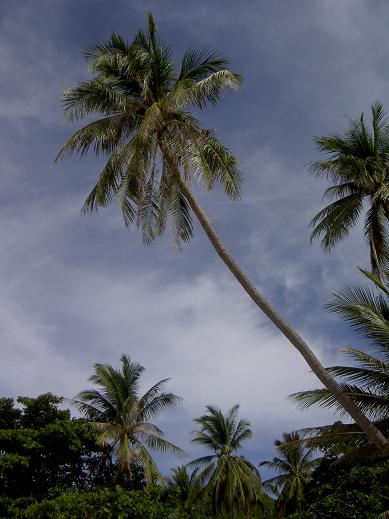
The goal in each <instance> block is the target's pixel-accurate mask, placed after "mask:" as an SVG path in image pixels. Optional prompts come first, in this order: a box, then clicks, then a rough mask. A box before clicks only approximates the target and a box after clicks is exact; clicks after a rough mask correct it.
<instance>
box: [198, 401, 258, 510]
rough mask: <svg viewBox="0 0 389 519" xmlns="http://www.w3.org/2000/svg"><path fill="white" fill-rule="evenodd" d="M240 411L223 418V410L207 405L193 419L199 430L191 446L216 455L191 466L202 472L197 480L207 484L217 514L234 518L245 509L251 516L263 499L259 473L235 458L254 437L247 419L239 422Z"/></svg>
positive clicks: (199, 460)
mask: <svg viewBox="0 0 389 519" xmlns="http://www.w3.org/2000/svg"><path fill="white" fill-rule="evenodd" d="M238 409H239V406H238V405H234V406H233V407H232V408H231V409H230V410H229V411H228V412H227V413H226V414H225V415H224V414H223V413H222V411H221V410H220V409H218V408H216V407H213V406H210V405H208V406H207V413H206V414H204V415H203V416H200V418H195V419H194V422H195V423H197V424H198V425H199V426H200V429H199V430H194V431H193V434H194V435H195V438H194V439H193V440H192V443H195V444H197V445H201V446H202V447H206V448H208V449H210V450H211V451H213V454H211V455H208V456H203V457H201V458H198V459H196V460H194V461H192V462H191V463H190V464H189V465H190V466H191V467H195V468H196V469H197V468H199V469H201V471H200V472H199V473H198V476H197V479H198V481H199V482H204V483H205V484H206V487H207V490H208V491H209V494H210V496H211V501H212V506H213V510H214V512H215V513H224V512H230V513H232V516H233V517H234V518H235V517H236V513H237V512H238V511H239V509H242V508H243V509H244V510H245V512H246V514H247V516H249V514H250V510H251V508H252V506H253V505H254V504H256V503H258V502H260V500H261V495H262V488H261V480H260V478H259V474H258V471H257V470H256V468H255V467H254V465H252V464H251V463H250V462H249V461H248V460H246V459H245V458H244V457H243V456H240V455H238V454H236V452H237V451H239V450H240V449H241V448H242V445H243V444H244V443H245V442H246V441H247V440H249V439H250V438H251V435H252V433H251V429H250V428H249V427H250V423H249V422H248V421H247V420H244V419H241V420H239V421H238Z"/></svg>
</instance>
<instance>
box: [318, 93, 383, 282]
mask: <svg viewBox="0 0 389 519" xmlns="http://www.w3.org/2000/svg"><path fill="white" fill-rule="evenodd" d="M371 112H372V131H370V130H369V128H368V127H367V125H366V123H365V119H364V116H363V114H362V115H361V117H360V119H359V120H357V121H353V120H352V121H351V122H350V127H349V129H348V130H347V131H346V132H345V133H344V134H336V135H329V136H323V137H317V138H316V143H317V145H318V148H319V150H320V151H321V152H323V153H325V154H326V155H327V157H326V158H325V159H323V160H315V161H313V162H312V164H311V170H312V172H313V173H315V174H316V175H318V176H322V175H325V176H327V177H328V178H330V179H331V181H332V182H333V185H332V186H331V187H329V188H328V189H327V190H326V191H325V193H324V198H325V199H329V200H334V199H335V201H334V202H332V203H331V204H329V205H327V206H326V207H325V208H324V209H322V210H321V211H320V212H319V213H318V214H317V215H316V216H315V217H314V218H313V220H312V222H311V224H312V226H313V232H312V234H311V238H312V239H314V238H318V237H322V245H323V246H324V248H326V249H327V250H330V249H331V248H332V247H333V246H334V245H335V244H336V243H337V242H338V241H340V240H342V239H343V238H345V237H346V236H347V235H348V233H349V231H350V229H351V228H352V227H353V226H355V224H356V223H357V221H358V219H359V217H360V215H361V213H362V212H363V210H364V201H366V202H367V203H368V210H367V212H366V216H365V226H364V228H365V238H366V241H367V243H368V245H369V249H370V260H371V266H372V269H373V272H375V273H376V274H380V273H381V270H382V267H383V265H384V264H385V262H386V261H387V260H388V258H389V249H388V243H387V225H388V219H389V122H388V120H387V118H386V115H385V113H384V109H383V106H382V104H381V103H378V102H376V103H374V104H373V105H372V107H371Z"/></svg>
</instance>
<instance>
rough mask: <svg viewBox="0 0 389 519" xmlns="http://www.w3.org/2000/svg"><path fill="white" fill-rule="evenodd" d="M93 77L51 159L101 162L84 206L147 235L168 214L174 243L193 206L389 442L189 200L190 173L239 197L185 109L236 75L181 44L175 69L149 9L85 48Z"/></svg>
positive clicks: (252, 293) (69, 108) (354, 411)
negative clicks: (70, 130) (114, 208)
mask: <svg viewBox="0 0 389 519" xmlns="http://www.w3.org/2000/svg"><path fill="white" fill-rule="evenodd" d="M86 57H87V60H88V64H89V71H90V72H91V73H92V74H94V77H93V78H92V79H90V80H88V81H85V82H83V83H80V84H79V85H78V86H76V87H74V88H70V89H68V90H66V91H65V93H64V96H63V100H64V108H65V114H66V115H67V117H68V118H69V119H70V120H72V121H77V120H79V119H83V118H85V117H90V116H91V115H95V114H100V115H101V118H100V119H97V120H95V121H93V122H91V123H89V124H87V125H86V126H85V127H83V128H82V129H80V130H78V131H77V132H76V133H75V134H74V135H72V136H71V137H70V138H69V139H68V140H67V141H66V143H65V144H64V146H63V147H62V149H61V150H60V152H59V154H58V157H57V158H63V157H67V156H69V155H73V154H79V155H84V154H85V153H87V152H88V151H89V150H90V149H91V148H92V150H93V151H94V152H95V154H97V155H104V156H105V157H106V158H107V162H106V164H105V166H104V167H103V169H102V170H101V172H100V175H99V178H98V181H97V183H96V185H95V186H94V187H93V189H92V191H91V192H90V194H89V196H88V197H87V199H86V201H85V204H84V207H83V209H84V211H93V210H95V209H97V208H98V207H103V206H106V205H107V204H109V203H110V202H111V201H112V200H114V199H116V200H117V201H118V203H119V205H120V207H121V210H122V213H123V217H124V222H125V224H126V225H128V226H130V225H131V224H132V223H135V224H136V225H137V226H138V227H139V228H140V229H141V230H142V234H143V240H144V241H145V242H146V243H149V242H150V241H152V240H153V239H154V238H155V237H156V236H157V235H159V234H161V233H162V232H163V230H164V229H165V226H166V222H167V220H168V219H170V221H171V225H172V229H173V235H174V240H175V242H176V244H177V245H178V246H180V245H181V244H182V243H183V242H185V241H188V240H189V239H190V238H191V236H192V217H191V211H190V210H192V211H193V213H194V215H195V216H196V217H197V219H198V221H199V222H200V224H201V226H202V227H203V229H204V231H205V233H206V235H207V236H208V238H209V240H210V242H211V244H212V245H213V247H214V248H215V251H216V252H217V254H218V255H219V256H220V258H221V259H222V261H223V262H224V263H225V265H226V266H227V268H228V269H229V270H230V271H231V273H232V274H233V275H234V276H235V278H236V279H237V280H238V282H239V283H240V284H241V286H242V287H243V289H244V290H245V291H246V292H247V294H248V295H249V297H251V299H252V300H253V301H254V302H255V304H256V305H257V306H258V307H259V309H260V310H262V311H263V312H264V313H265V314H266V315H267V316H268V317H269V319H270V320H271V321H272V322H273V323H274V324H275V325H276V326H277V327H278V329H279V330H280V331H281V332H282V333H283V334H284V335H285V336H286V337H287V338H288V340H289V341H290V342H291V343H292V344H293V346H294V347H295V348H296V349H297V350H298V351H299V352H300V353H301V355H302V356H303V357H304V359H305V360H306V362H307V363H308V365H309V366H310V367H311V369H312V370H313V371H314V373H315V374H316V375H317V376H318V378H319V379H320V381H321V382H322V383H323V384H324V385H325V386H326V387H327V388H328V389H329V390H330V391H331V392H332V393H333V394H334V395H335V397H336V398H337V399H338V401H339V402H340V404H341V405H342V406H343V407H344V408H345V409H346V411H347V412H348V413H349V414H350V415H351V416H352V417H353V418H354V420H355V421H356V422H357V423H358V424H360V426H361V428H362V429H363V430H364V431H365V432H366V434H367V435H368V436H369V437H370V439H371V441H372V442H375V443H377V445H378V446H379V447H380V448H381V449H382V450H389V442H388V440H387V439H386V438H384V437H383V436H382V434H381V433H380V431H378V430H377V429H376V428H375V427H374V426H373V425H372V424H371V423H370V422H369V421H368V420H367V419H366V417H365V416H364V415H363V414H362V413H361V411H360V410H359V409H358V407H357V406H355V405H354V403H353V402H352V400H350V399H349V398H348V397H347V395H344V393H343V392H342V390H341V388H340V386H339V385H338V384H337V382H336V381H335V380H334V379H333V378H332V377H331V376H330V375H329V373H327V372H326V370H325V369H324V367H323V366H322V365H321V363H320V362H319V360H318V359H317V357H316V356H315V355H314V353H313V352H312V351H311V350H310V348H309V346H308V345H307V344H306V343H305V341H304V340H303V339H302V338H301V337H300V336H299V335H298V334H297V332H296V331H295V330H294V329H293V328H292V327H291V326H290V325H289V324H288V323H287V322H286V321H285V320H284V319H283V318H282V317H281V316H280V314H279V313H278V312H277V311H276V310H275V309H274V308H273V307H272V306H271V305H270V304H269V302H268V301H267V300H266V299H265V298H264V297H263V296H262V294H260V293H259V292H258V290H257V289H256V288H255V286H254V285H253V283H252V282H251V281H250V280H249V278H248V277H247V276H246V274H245V273H244V272H243V270H242V269H241V268H240V266H239V264H238V263H237V261H236V260H235V259H234V258H233V257H232V256H231V255H230V254H229V252H228V251H227V249H226V248H225V246H224V245H223V243H222V241H221V240H220V238H219V236H218V234H217V233H216V231H215V229H214V227H213V225H212V224H211V222H210V220H209V218H208V216H207V215H206V213H205V212H204V210H203V209H202V208H201V206H200V205H199V203H198V201H197V199H196V198H195V196H194V194H193V192H192V189H191V183H192V180H193V179H196V180H197V181H198V182H199V183H200V185H201V186H202V187H203V188H204V189H205V190H206V191H208V190H209V189H211V188H212V186H213V185H214V183H215V182H219V183H220V184H221V186H222V188H223V189H224V191H225V193H226V194H227V195H228V196H229V197H230V198H232V199H238V198H239V196H240V184H241V177H240V174H239V168H238V163H237V161H236V159H235V158H234V157H233V156H232V155H231V153H230V152H229V151H228V150H227V149H226V148H225V147H224V146H222V144H221V143H220V141H219V139H218V137H217V136H216V134H215V133H214V132H213V131H211V130H208V129H204V128H202V127H201V126H200V123H199V121H198V120H197V119H196V117H195V116H194V115H193V114H191V113H190V112H189V109H190V108H191V107H194V108H200V109H203V108H205V107H206V106H207V105H209V104H215V103H217V102H218V101H219V99H220V96H221V93H222V92H223V91H224V90H226V89H236V88H237V87H238V85H239V81H240V78H239V76H238V75H237V74H235V73H233V72H231V71H230V70H229V69H228V68H227V65H228V62H227V61H226V60H225V59H223V58H222V57H221V56H219V54H218V53H208V52H205V51H201V52H198V51H193V50H189V51H187V52H186V53H185V54H184V57H183V59H182V63H181V68H180V71H179V72H178V74H176V73H175V72H174V66H173V63H172V60H171V53H170V49H169V48H168V46H167V45H166V44H165V43H163V42H162V41H161V40H160V39H159V38H158V37H157V35H156V28H155V24H154V21H153V18H152V16H151V15H149V25H148V31H147V32H144V31H143V30H139V31H138V32H137V34H136V36H135V38H134V40H133V41H132V43H128V42H126V41H125V40H124V39H123V38H122V37H120V36H119V35H117V34H113V35H112V36H111V39H110V40H109V41H108V42H107V43H104V44H96V45H94V46H92V47H91V48H90V49H89V50H88V51H87V52H86Z"/></svg>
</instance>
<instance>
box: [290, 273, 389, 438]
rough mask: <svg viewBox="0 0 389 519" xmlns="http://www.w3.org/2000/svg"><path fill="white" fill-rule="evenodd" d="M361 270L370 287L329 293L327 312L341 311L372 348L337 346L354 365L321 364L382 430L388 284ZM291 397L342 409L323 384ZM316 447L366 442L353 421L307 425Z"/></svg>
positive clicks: (388, 413) (388, 382)
mask: <svg viewBox="0 0 389 519" xmlns="http://www.w3.org/2000/svg"><path fill="white" fill-rule="evenodd" d="M361 272H362V273H363V274H364V275H365V276H366V277H367V278H368V279H369V280H370V282H372V284H373V288H374V290H371V289H368V288H362V287H354V288H348V289H346V290H342V291H340V292H338V293H337V294H335V295H334V296H333V298H332V299H331V300H330V302H329V303H328V305H327V307H328V309H329V310H330V311H332V312H334V313H336V314H339V315H341V316H342V317H343V318H344V319H345V320H346V321H347V322H348V323H349V324H350V325H351V326H352V327H353V328H354V329H355V330H356V331H357V332H358V333H359V334H360V335H362V337H364V338H365V339H368V340H369V342H370V347H371V348H372V349H373V352H374V353H375V354H372V353H366V352H364V351H361V350H358V349H355V348H345V349H344V350H343V351H344V352H345V353H346V354H347V355H348V356H349V357H350V358H351V359H352V360H353V361H354V362H355V363H356V365H355V366H332V367H330V368H327V369H328V371H329V372H331V373H332V374H333V375H335V376H336V377H339V378H340V379H341V381H342V382H341V387H342V389H343V391H344V392H345V393H346V394H347V395H348V396H349V398H351V399H352V400H354V402H355V403H357V404H358V406H359V407H360V408H361V409H362V410H363V412H364V413H365V414H366V415H367V416H368V417H369V418H370V419H371V420H373V421H374V422H375V423H376V425H377V426H378V427H380V428H381V429H382V430H383V431H385V432H387V431H388V430H389V284H388V282H383V281H381V280H379V279H378V278H376V277H374V276H373V275H372V274H371V273H370V272H367V271H365V270H361ZM292 397H293V398H294V399H295V400H296V401H297V402H298V403H299V405H300V407H301V408H307V407H310V406H312V405H319V406H321V407H326V408H335V409H336V410H337V411H339V412H343V409H342V408H341V407H340V406H339V404H338V402H337V401H336V400H335V399H334V398H333V396H332V395H331V393H329V392H328V391H327V390H326V389H324V388H323V389H314V390H310V391H302V392H299V393H295V394H294V395H292ZM305 433H306V435H307V437H311V438H313V439H314V440H315V441H316V443H317V445H318V446H320V447H321V448H323V447H326V446H327V447H328V446H330V445H333V444H340V443H344V444H345V445H351V446H353V445H354V446H358V447H360V446H363V445H366V443H367V442H366V437H365V435H363V433H362V432H361V430H360V429H359V428H358V426H355V425H347V424H342V423H335V424H334V425H331V426H323V427H321V428H313V429H307V430H306V431H305Z"/></svg>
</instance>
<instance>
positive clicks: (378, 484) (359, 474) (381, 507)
mask: <svg viewBox="0 0 389 519" xmlns="http://www.w3.org/2000/svg"><path fill="white" fill-rule="evenodd" d="M387 509H389V464H388V462H386V463H382V462H381V463H376V464H375V465H372V466H353V467H350V466H347V465H345V464H342V463H341V462H339V461H337V462H335V463H334V460H333V459H328V458H325V459H323V461H322V463H321V464H320V466H319V467H318V468H317V469H316V471H315V472H314V473H313V476H312V480H311V482H310V483H309V485H308V487H307V491H306V493H305V503H304V506H303V511H302V512H301V514H296V515H293V516H290V519H292V518H293V519H328V518H332V517H333V518H337V519H373V518H374V519H375V518H376V517H377V515H378V514H380V513H382V512H384V511H385V510H387Z"/></svg>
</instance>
